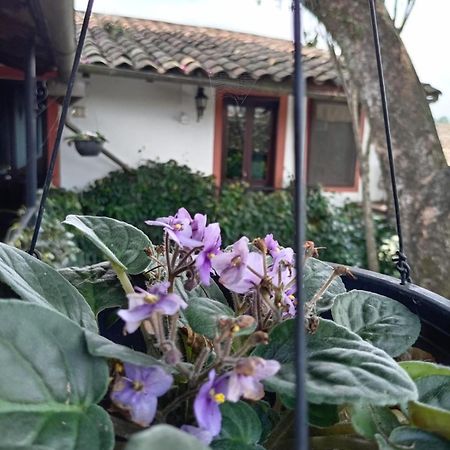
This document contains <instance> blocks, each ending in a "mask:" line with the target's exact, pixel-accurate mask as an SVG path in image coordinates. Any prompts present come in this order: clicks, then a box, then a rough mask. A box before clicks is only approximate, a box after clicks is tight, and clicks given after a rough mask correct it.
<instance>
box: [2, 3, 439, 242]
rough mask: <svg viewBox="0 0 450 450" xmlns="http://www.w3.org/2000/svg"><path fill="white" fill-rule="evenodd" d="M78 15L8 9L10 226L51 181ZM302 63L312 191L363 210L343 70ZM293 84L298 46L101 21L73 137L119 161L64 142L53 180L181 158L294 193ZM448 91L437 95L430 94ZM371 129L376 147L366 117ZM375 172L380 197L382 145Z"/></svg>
mask: <svg viewBox="0 0 450 450" xmlns="http://www.w3.org/2000/svg"><path fill="white" fill-rule="evenodd" d="M72 7H73V5H72V2H70V1H67V2H66V1H65V2H61V1H60V0H35V1H33V2H30V3H28V2H0V91H1V96H0V104H1V116H2V120H1V121H0V126H1V127H2V132H1V133H0V139H1V142H2V144H1V147H0V150H1V152H0V192H1V196H0V219H1V220H2V221H3V228H4V227H5V224H8V223H10V222H11V220H12V218H13V217H14V216H15V215H17V210H18V209H19V207H20V206H21V205H25V206H27V207H28V208H32V207H33V205H35V203H36V191H37V189H38V188H40V187H41V186H42V185H43V181H44V178H45V174H46V171H47V165H48V161H49V158H50V152H51V150H52V148H53V143H54V140H55V133H56V127H57V122H58V109H59V105H60V102H61V98H62V96H64V93H65V81H67V78H68V75H69V73H70V68H71V64H72V61H73V56H74V51H75V38H76V35H77V30H78V32H79V29H80V27H81V22H82V19H83V14H82V13H79V12H74V11H73V9H72ZM74 22H75V25H76V27H75V26H74ZM303 56H304V72H305V76H306V81H307V98H306V101H305V111H306V118H305V126H306V142H305V144H306V149H307V179H308V184H311V185H313V184H314V185H315V184H321V185H322V186H323V187H324V188H325V190H326V191H328V192H330V194H334V195H335V198H336V199H337V200H336V201H342V200H343V199H346V198H348V199H350V200H354V201H359V200H360V198H361V183H360V177H359V170H358V161H357V156H356V149H355V144H354V138H353V132H352V123H351V118H350V114H349V111H348V107H347V102H346V98H345V94H344V91H343V89H342V86H341V83H340V80H339V77H338V74H337V72H336V71H335V69H334V66H333V62H332V60H331V59H330V57H329V55H328V54H327V52H324V51H322V50H319V49H316V48H309V47H305V48H304V49H303ZM35 72H36V77H35V76H34V73H35ZM292 77H293V54H292V43H291V42H290V41H284V40H279V39H272V38H267V37H262V36H255V35H250V34H244V33H236V32H231V31H226V30H219V29H212V28H204V27H194V26H187V25H178V24H172V23H165V22H158V21H152V20H143V19H132V18H125V17H116V16H108V15H101V14H93V16H92V18H91V21H90V25H89V30H88V35H87V38H86V42H85V46H84V49H83V54H82V59H81V64H80V69H79V77H78V80H77V84H76V86H75V90H74V95H73V103H72V107H71V112H70V115H69V117H68V119H67V122H66V125H68V126H67V127H66V129H65V137H70V136H71V135H72V134H73V132H72V131H71V130H73V129H80V130H83V131H88V130H89V131H99V132H101V133H102V134H103V135H105V136H106V138H107V139H108V141H109V142H108V144H107V148H108V150H109V152H105V153H102V154H101V155H99V156H97V157H90V158H87V157H83V156H80V155H79V154H78V153H77V151H76V150H75V148H74V147H73V146H69V145H68V144H67V142H63V144H62V148H61V152H60V156H59V159H58V161H57V165H56V171H55V174H54V177H53V183H54V184H55V185H57V186H62V187H65V188H77V189H79V188H83V187H85V186H86V185H87V184H88V183H90V182H92V181H93V180H95V179H98V178H101V177H103V176H104V175H106V174H107V173H108V172H110V171H112V170H116V169H117V168H118V165H117V162H119V163H120V161H123V163H124V164H127V165H129V166H136V165H138V164H139V163H140V162H143V161H145V160H148V159H160V160H162V161H165V160H169V159H174V160H177V161H179V162H180V163H185V164H187V165H189V166H190V167H191V168H192V169H194V170H198V171H201V172H203V173H205V174H212V175H214V176H215V179H216V181H217V184H218V185H221V184H222V183H224V182H226V181H228V180H245V181H247V182H248V183H249V184H250V185H251V187H252V188H254V189H264V190H272V189H279V188H283V187H285V186H286V185H287V184H288V183H289V181H290V179H291V178H292V176H293V172H294V169H293V167H294V148H293V98H292V81H293V80H292ZM36 92H37V93H38V95H37V96H36V95H35V93H36ZM436 92H437V91H435V90H433V89H432V88H431V87H429V88H428V91H427V96H428V97H429V98H430V99H435V97H436V95H437V94H436ZM36 105H37V107H36ZM360 131H361V132H362V133H361V134H362V136H363V139H367V135H368V132H367V131H368V127H367V124H365V123H364V121H362V123H361V130H360ZM370 167H371V172H372V176H371V180H372V181H371V183H372V185H371V192H372V199H373V200H374V201H380V200H382V199H383V195H384V194H383V190H382V189H381V188H380V187H379V179H380V168H379V163H378V159H377V157H376V155H375V152H374V151H373V149H372V151H371V155H370ZM1 228H2V225H1V224H0V237H1Z"/></svg>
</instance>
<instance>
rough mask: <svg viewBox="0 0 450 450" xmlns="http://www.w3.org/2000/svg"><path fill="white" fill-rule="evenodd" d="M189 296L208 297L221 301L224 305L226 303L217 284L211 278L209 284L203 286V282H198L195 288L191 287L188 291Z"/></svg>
mask: <svg viewBox="0 0 450 450" xmlns="http://www.w3.org/2000/svg"><path fill="white" fill-rule="evenodd" d="M188 296H189V298H192V297H208V298H211V299H213V300H216V301H217V302H220V303H223V304H224V305H228V302H227V299H226V298H225V295H224V293H223V292H222V290H221V289H220V287H219V286H218V284H217V283H216V282H215V281H214V280H213V279H212V278H211V284H210V285H209V286H205V285H203V284H199V285H198V286H197V287H196V288H194V289H192V291H189V292H188Z"/></svg>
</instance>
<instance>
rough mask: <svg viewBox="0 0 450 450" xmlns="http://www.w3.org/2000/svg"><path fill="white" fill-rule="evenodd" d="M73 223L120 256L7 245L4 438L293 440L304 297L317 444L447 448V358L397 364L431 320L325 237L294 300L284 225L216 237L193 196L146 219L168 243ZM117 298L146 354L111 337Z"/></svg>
mask: <svg viewBox="0 0 450 450" xmlns="http://www.w3.org/2000/svg"><path fill="white" fill-rule="evenodd" d="M64 223H65V224H66V225H68V226H70V227H71V229H75V230H77V231H78V232H80V233H82V234H83V235H84V236H85V237H86V238H87V239H89V240H90V241H91V243H93V244H94V245H95V246H96V247H97V248H98V249H99V250H100V251H101V252H102V253H103V255H104V257H105V259H106V260H107V261H108V263H107V264H102V265H95V266H91V267H84V268H69V269H64V270H63V271H61V272H57V271H55V270H53V269H52V268H51V267H50V266H48V265H46V264H44V263H42V262H40V261H38V260H36V259H35V258H33V257H32V256H30V255H28V254H26V253H24V252H21V251H20V250H17V249H15V248H13V247H9V246H7V245H4V244H0V281H1V282H2V283H4V284H5V285H6V286H4V292H3V295H2V297H4V298H3V299H2V300H1V301H0V317H2V318H3V324H2V327H0V354H1V355H2V356H1V357H2V364H0V375H1V376H2V380H3V381H2V383H3V385H4V386H5V388H4V389H0V400H1V402H0V403H1V404H2V408H1V411H0V431H1V432H2V445H4V446H6V447H8V446H10V447H13V446H14V445H16V444H17V443H18V442H20V444H21V445H23V446H28V447H30V446H43V447H45V448H55V449H63V448H77V449H78V448H79V449H82V448H89V449H91V450H96V449H99V450H107V449H108V450H110V449H112V448H114V446H116V448H125V449H127V450H139V449H147V448H149V449H150V448H151V449H152V450H163V449H193V450H197V449H198V450H205V449H208V448H212V449H227V450H233V449H253V450H262V449H264V448H266V449H268V450H270V449H289V448H293V440H292V439H293V414H294V411H293V408H294V404H295V387H296V383H295V371H294V357H295V356H294V341H295V339H294V332H295V326H294V325H295V322H294V317H295V315H296V311H297V309H298V308H299V307H303V308H304V311H305V316H306V321H305V327H306V330H307V333H308V339H307V350H308V356H309V361H308V374H307V395H308V402H309V417H308V421H309V424H310V427H311V431H310V435H311V440H310V448H311V449H313V450H321V449H344V450H348V449H350V450H351V449H377V448H378V449H380V450H393V449H406V448H415V449H419V450H420V449H422V448H427V449H428V448H429V449H431V448H433V449H437V450H441V449H442V450H444V449H448V448H449V445H450V443H449V439H450V433H449V429H448V423H450V422H449V421H450V405H449V403H448V398H449V395H450V368H449V367H446V366H443V365H440V364H436V363H434V362H425V361H420V360H419V361H413V360H411V358H409V360H408V361H401V360H404V359H406V358H405V354H407V353H408V352H409V353H410V354H412V351H411V349H412V347H413V346H414V345H415V342H416V341H417V339H418V337H419V335H420V329H421V323H420V319H419V318H418V317H417V316H416V315H415V314H413V313H412V312H411V311H409V309H408V308H406V307H405V306H403V305H402V304H401V303H399V302H396V301H395V300H392V299H391V298H388V297H385V296H383V295H379V294H374V293H371V292H366V291H361V290H353V291H349V292H347V290H346V288H345V286H344V284H343V282H342V280H341V276H342V275H347V274H348V273H349V271H348V269H346V268H345V267H342V266H335V267H331V266H329V265H328V264H325V263H323V262H321V261H320V260H319V259H317V256H318V254H317V249H316V247H315V246H314V243H312V242H307V243H306V244H305V267H304V278H303V283H304V298H303V300H304V304H302V305H299V304H298V303H297V297H296V292H295V276H296V271H295V267H294V265H293V251H292V249H290V248H283V247H282V246H281V245H280V244H279V243H278V242H277V241H276V240H275V239H274V237H273V236H272V235H267V236H265V237H264V238H257V239H254V240H253V241H249V239H248V238H246V237H242V238H241V239H239V240H238V241H237V242H235V243H234V244H233V245H232V246H230V247H228V248H222V246H221V237H220V225H219V224H217V223H212V224H207V221H206V216H204V215H202V214H195V215H194V217H192V216H191V215H190V214H189V212H188V211H186V210H185V209H184V208H181V209H180V210H178V212H177V213H176V214H175V215H174V216H169V217H162V218H158V219H156V220H150V221H148V222H147V224H148V225H149V226H158V227H161V228H162V230H163V231H162V234H163V242H162V244H161V245H157V246H154V245H153V244H152V243H151V242H150V241H149V239H148V237H147V236H146V235H145V234H144V233H143V232H141V231H140V230H138V229H136V228H134V227H133V226H131V225H128V224H126V223H124V222H120V221H117V220H114V219H109V218H105V217H95V216H74V215H69V216H68V217H67V218H66V220H65V221H64ZM105 310H109V311H110V312H113V316H115V317H116V318H117V317H118V318H120V320H121V321H122V322H121V327H123V331H124V333H125V334H127V335H129V336H140V337H141V338H142V343H143V346H144V348H143V351H137V350H135V349H132V348H130V347H127V346H122V345H120V344H118V343H116V342H114V341H112V340H109V339H107V338H105V337H103V336H101V335H100V334H99V332H98V323H97V318H98V315H99V313H100V312H101V311H105ZM327 315H328V317H329V318H328V319H327V318H325V317H326V316H327ZM16 380H20V381H21V382H20V386H18V385H17V382H16ZM114 435H115V436H116V437H114Z"/></svg>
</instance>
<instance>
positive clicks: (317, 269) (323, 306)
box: [303, 258, 346, 313]
mask: <svg viewBox="0 0 450 450" xmlns="http://www.w3.org/2000/svg"><path fill="white" fill-rule="evenodd" d="M303 270H304V273H303V288H304V296H305V301H306V302H309V301H310V300H311V299H312V298H313V297H314V294H315V293H316V292H317V291H318V290H319V289H320V288H321V287H322V286H323V285H324V284H325V283H326V281H327V280H328V279H329V278H330V275H331V274H332V273H333V268H332V267H331V266H330V265H328V264H325V263H324V262H322V261H319V260H318V259H316V258H308V259H307V260H306V263H305V267H304V269H303ZM344 292H346V289H345V286H344V283H343V282H342V280H341V278H340V277H337V278H335V279H334V280H333V282H332V283H331V284H330V286H329V288H328V289H327V290H326V291H325V293H324V294H323V295H322V298H321V299H320V300H319V301H318V302H317V312H319V313H320V312H323V311H327V310H329V309H330V308H331V307H332V305H333V301H334V298H335V297H336V295H338V294H342V293H344Z"/></svg>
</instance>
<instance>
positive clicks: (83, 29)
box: [28, 0, 94, 255]
mask: <svg viewBox="0 0 450 450" xmlns="http://www.w3.org/2000/svg"><path fill="white" fill-rule="evenodd" d="M93 4H94V0H89V2H88V5H87V7H86V12H85V15H84V20H83V25H82V27H81V32H80V37H79V39H78V44H77V49H76V52H75V57H74V60H73V65H72V71H71V73H70V78H69V82H68V84H67V90H66V95H65V96H64V100H63V104H62V109H61V116H60V118H59V124H58V130H57V132H56V139H55V144H54V146H53V151H52V156H51V158H50V164H49V167H48V171H47V176H46V177H45V182H44V188H43V191H42V197H41V202H40V204H39V212H38V215H37V219H36V224H35V226H34V231H33V238H32V239H31V244H30V248H29V250H28V253H30V255H32V254H34V253H35V249H36V242H37V239H38V235H39V230H40V228H41V224H42V216H43V215H44V209H45V203H46V201H47V197H48V194H49V190H50V184H51V182H52V178H53V172H54V170H55V165H56V159H57V157H58V153H59V147H60V144H61V138H62V134H63V130H64V124H65V122H66V117H67V112H68V110H69V106H70V100H71V98H72V91H73V86H74V84H75V78H76V76H77V72H78V66H79V65H80V58H81V52H82V50H83V45H84V40H85V39H86V34H87V31H88V25H89V19H90V17H91V13H92V5H93Z"/></svg>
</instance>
